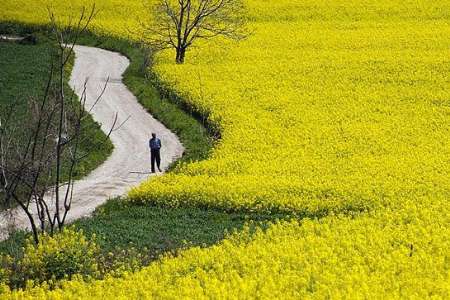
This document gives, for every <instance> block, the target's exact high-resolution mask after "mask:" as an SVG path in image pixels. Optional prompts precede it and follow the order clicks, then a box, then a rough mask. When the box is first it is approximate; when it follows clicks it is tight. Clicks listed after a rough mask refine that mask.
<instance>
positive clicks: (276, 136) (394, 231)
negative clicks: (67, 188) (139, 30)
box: [0, 0, 450, 299]
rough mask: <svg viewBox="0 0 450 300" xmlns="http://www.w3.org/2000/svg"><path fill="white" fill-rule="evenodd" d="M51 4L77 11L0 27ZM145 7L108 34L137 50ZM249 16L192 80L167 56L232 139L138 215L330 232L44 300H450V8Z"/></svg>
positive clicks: (202, 253)
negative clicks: (239, 35)
mask: <svg viewBox="0 0 450 300" xmlns="http://www.w3.org/2000/svg"><path fill="white" fill-rule="evenodd" d="M4 2H5V1H4ZM50 2H51V3H52V6H53V7H54V8H55V9H56V10H59V11H60V12H64V11H66V10H67V4H66V2H64V1H59V0H58V1H44V0H38V1H32V2H31V1H25V0H6V5H3V4H2V6H4V7H7V9H6V10H4V9H2V10H0V19H2V20H6V19H8V20H20V21H24V22H31V23H40V22H43V21H44V20H46V19H45V13H36V11H40V10H38V9H37V8H38V7H40V6H41V5H42V4H43V3H50ZM81 3H82V1H78V0H77V1H72V2H71V8H70V9H72V11H73V9H74V8H75V7H79V5H80V4H81ZM140 3H141V2H140V1H138V0H133V1H118V0H105V1H102V2H101V3H99V4H98V5H99V7H100V8H101V9H102V13H101V14H100V15H99V17H98V19H97V21H96V26H97V27H96V28H97V30H99V31H102V32H109V33H113V34H117V35H124V34H126V30H125V28H126V27H127V26H135V23H134V22H135V18H129V16H130V15H133V16H134V15H139V14H140V11H141V4H140ZM246 3H247V4H248V8H249V15H248V18H249V20H250V25H249V27H250V29H251V30H252V32H253V34H252V35H251V36H250V37H249V38H248V39H247V40H246V41H243V42H241V43H238V44H236V43H233V42H224V43H223V42H222V41H215V42H212V43H207V44H203V43H202V44H201V45H200V46H201V47H198V48H196V49H194V50H192V51H190V52H188V54H187V62H186V64H185V65H183V66H179V65H175V64H174V57H173V56H174V54H173V53H163V54H162V55H160V56H159V57H158V62H157V65H156V67H155V70H156V72H157V74H158V75H159V77H160V79H161V80H162V81H163V82H165V84H167V85H168V86H170V87H171V88H173V89H175V90H176V91H177V92H178V94H179V95H181V96H182V97H184V98H185V99H186V100H187V101H189V102H190V103H192V104H193V105H194V106H195V107H197V108H198V110H199V111H200V112H202V113H204V114H208V115H209V120H210V121H211V122H212V123H213V124H215V125H216V126H217V127H219V128H220V129H221V134H222V139H221V140H220V142H219V143H218V145H217V146H216V147H215V149H214V150H213V151H212V153H211V157H210V158H209V159H208V160H205V161H201V162H195V163H191V164H187V165H184V166H181V167H179V168H178V169H176V170H175V172H172V173H171V174H168V175H166V176H163V177H161V178H158V179H155V180H152V181H149V182H148V183H145V184H143V185H142V186H140V187H137V188H135V189H134V190H133V191H131V193H130V199H131V200H132V201H135V202H143V203H153V204H162V205H168V206H179V205H197V206H202V207H219V208H221V209H226V210H241V209H245V210H250V211H264V212H267V211H286V212H292V213H295V214H297V215H299V216H310V217H322V216H327V217H325V218H322V219H319V220H316V219H312V220H306V221H304V222H302V223H301V226H299V224H297V222H296V221H293V222H291V223H280V224H275V225H273V226H272V227H271V228H270V230H269V231H268V232H267V233H264V232H260V233H258V234H257V235H256V236H255V237H253V238H250V237H249V236H248V235H247V234H246V233H241V234H240V235H238V236H234V237H231V238H230V239H228V240H225V241H224V242H223V243H221V244H219V245H217V246H214V247H211V248H208V249H192V250H188V251H186V252H184V253H183V255H182V256H181V257H179V258H176V259H173V258H165V259H163V260H162V261H159V262H157V263H154V264H152V265H151V266H150V267H148V268H146V269H145V270H144V271H142V272H139V273H137V274H133V275H130V277H129V278H126V279H123V280H114V279H108V280H106V281H99V282H95V283H92V284H85V283H81V282H77V281H75V282H72V283H67V284H66V287H65V289H64V290H58V291H55V292H53V293H51V294H46V295H48V296H50V295H51V296H52V297H55V298H57V297H58V296H62V297H67V298H71V297H74V298H76V297H80V298H83V297H86V296H87V295H100V294H105V295H108V294H110V295H115V296H116V295H118V294H119V291H124V293H128V295H130V297H132V296H135V297H137V298H139V297H141V296H144V295H146V296H148V297H156V298H157V297H160V296H161V297H165V298H166V297H167V298H171V297H172V298H177V297H179V296H185V297H196V298H201V297H208V296H209V297H219V296H222V297H229V298H238V297H239V298H245V297H249V298H253V297H259V296H260V297H261V298H264V297H269V295H279V296H281V295H283V296H286V297H287V296H292V297H299V296H302V297H313V298H314V297H316V298H326V297H331V298H333V299H334V298H340V297H346V296H347V297H349V296H351V297H355V298H357V297H366V298H381V297H383V296H385V297H395V298H396V297H401V296H403V297H408V298H409V297H411V298H418V299H422V298H426V297H432V296H437V297H441V298H448V297H450V295H449V293H450V292H449V290H450V274H449V273H450V253H449V250H448V249H449V246H450V245H449V242H448V236H450V234H449V233H450V232H449V227H450V225H449V224H450V208H449V206H450V204H449V201H448V199H449V198H450V176H449V175H450V100H449V99H450V81H449V80H448V74H449V70H450V56H449V52H448V51H449V50H448V49H450V39H449V38H448V37H449V36H450V25H449V21H450V13H449V12H450V2H449V1H445V0H438V1H425V0H420V1H416V0H415V1H409V0H403V1H400V0H392V1H388V0H346V1H344V0H335V1H326V0H315V1H313V0H304V1H303V0H290V1H288V0H279V1H269V0H247V1H246ZM359 211H366V213H364V214H363V215H359V216H354V212H359ZM338 214H342V215H340V216H337V215H338ZM41 293H46V291H43V290H42V289H37V290H34V291H30V292H26V295H28V296H32V295H35V296H36V297H38V298H39V297H42V296H43V295H44V294H41ZM126 295H127V294H124V295H123V297H124V298H125V297H126ZM16 296H17V294H16Z"/></svg>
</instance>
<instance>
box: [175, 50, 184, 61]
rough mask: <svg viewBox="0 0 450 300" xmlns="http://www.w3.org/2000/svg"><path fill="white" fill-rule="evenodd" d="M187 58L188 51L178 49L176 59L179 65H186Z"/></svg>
mask: <svg viewBox="0 0 450 300" xmlns="http://www.w3.org/2000/svg"><path fill="white" fill-rule="evenodd" d="M185 57H186V49H185V48H177V56H176V59H175V60H176V62H177V64H184V58H185Z"/></svg>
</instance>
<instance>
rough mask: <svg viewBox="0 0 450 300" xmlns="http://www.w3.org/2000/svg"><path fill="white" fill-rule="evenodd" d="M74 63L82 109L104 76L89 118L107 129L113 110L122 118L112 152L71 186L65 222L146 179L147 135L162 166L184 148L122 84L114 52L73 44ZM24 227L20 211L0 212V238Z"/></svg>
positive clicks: (120, 59)
mask: <svg viewBox="0 0 450 300" xmlns="http://www.w3.org/2000/svg"><path fill="white" fill-rule="evenodd" d="M74 50H75V65H74V68H73V71H72V77H71V79H70V86H71V87H72V89H73V90H75V92H76V93H77V95H78V96H79V97H80V96H81V93H82V92H83V86H84V83H85V81H86V79H88V81H87V87H86V95H87V107H90V106H92V104H93V102H94V101H95V99H96V98H97V97H98V95H99V93H101V90H102V88H103V86H104V85H105V82H106V80H107V78H108V77H109V83H108V85H107V88H106V91H105V93H104V95H103V97H102V99H101V100H100V102H99V103H97V104H96V106H95V107H94V109H93V111H92V115H93V117H94V119H95V120H96V121H97V122H98V123H100V124H101V125H102V130H103V131H105V132H108V131H109V129H110V128H111V126H112V123H113V120H114V116H115V114H116V113H118V124H120V123H122V122H123V121H125V120H127V119H128V120H127V121H126V122H125V123H124V125H123V126H122V127H120V129H119V130H117V131H115V132H114V133H113V134H112V135H111V140H112V142H113V144H114V151H113V153H112V155H111V156H110V157H109V158H108V160H107V161H106V162H105V163H103V164H102V165H101V166H100V167H99V168H97V169H96V170H94V171H93V172H92V173H91V174H89V175H88V176H87V177H86V178H84V179H82V180H79V181H77V182H76V183H75V186H74V198H73V204H72V209H71V211H70V213H69V216H68V221H69V222H70V221H73V220H75V219H78V218H81V217H84V216H87V215H90V214H91V213H92V212H93V211H94V210H95V208H96V207H97V206H99V205H101V204H103V203H104V202H106V201H107V200H108V199H109V198H112V197H115V196H120V195H123V194H125V193H126V192H127V190H128V189H130V188H131V187H132V186H135V185H137V184H139V183H141V182H142V181H144V180H146V179H147V178H148V176H149V170H150V155H149V150H148V139H149V136H150V135H151V133H152V132H156V133H157V134H158V136H159V137H160V138H161V140H162V144H163V149H162V153H161V156H162V157H161V158H162V168H163V169H166V168H167V166H168V165H169V164H170V163H171V162H173V161H174V160H176V159H177V158H179V157H180V156H181V155H182V153H183V151H184V148H183V146H182V144H181V142H180V141H179V140H178V138H177V136H176V135H175V134H174V133H172V132H171V131H169V130H168V129H167V128H166V127H165V126H164V125H162V124H161V123H159V122H158V121H157V120H156V119H154V118H153V117H152V116H151V115H150V114H149V113H148V112H147V111H146V110H145V109H144V108H143V107H142V106H141V105H140V104H139V103H138V101H137V99H136V97H135V96H134V95H133V94H132V93H131V92H130V91H129V90H128V89H127V87H126V86H125V85H124V84H123V83H122V74H123V73H124V72H125V70H126V69H127V67H128V65H129V60H128V59H127V58H126V57H124V56H122V55H120V54H118V53H115V52H111V51H106V50H103V49H98V48H92V47H85V46H76V47H75V49H74ZM11 226H15V227H16V228H21V229H26V228H27V227H28V219H27V218H26V216H25V214H23V213H22V212H21V211H20V209H14V210H12V211H9V212H3V213H2V214H1V216H0V231H1V232H2V236H1V237H2V238H5V237H6V234H7V233H6V232H7V228H8V227H11Z"/></svg>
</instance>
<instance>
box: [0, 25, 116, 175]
mask: <svg viewBox="0 0 450 300" xmlns="http://www.w3.org/2000/svg"><path fill="white" fill-rule="evenodd" d="M37 39H38V41H39V42H38V43H37V44H36V45H25V44H20V43H14V42H0V69H1V70H2V72H0V113H1V112H4V111H6V109H7V108H8V107H9V106H10V105H12V104H14V105H17V107H16V110H15V111H16V113H15V116H14V122H16V123H17V124H21V123H22V122H24V121H25V119H26V118H27V117H28V116H27V113H26V111H27V110H28V107H27V105H28V101H29V99H30V98H35V99H39V98H41V97H43V96H44V91H45V87H46V84H47V81H48V78H49V74H50V65H51V61H52V60H54V59H55V56H54V53H55V52H56V51H57V49H56V48H57V46H56V45H55V43H54V42H53V41H52V40H51V39H49V38H48V37H47V36H46V35H42V34H38V36H37ZM71 69H72V63H70V64H69V65H68V67H67V69H66V74H65V86H64V89H65V90H66V94H67V95H71V94H72V91H71V89H70V87H69V86H68V79H69V78H70V73H71ZM74 101H78V99H76V97H74ZM83 122H84V124H83V127H84V128H85V131H84V132H83V139H82V141H81V144H80V149H79V151H80V155H85V154H86V155H87V156H86V158H85V159H84V160H82V161H81V162H80V163H79V164H78V166H77V167H76V169H75V171H74V176H75V178H81V177H83V176H86V175H87V174H89V173H90V172H91V171H92V170H94V169H96V168H97V167H98V166H99V165H100V164H101V163H103V162H104V161H105V160H106V159H107V158H108V156H109V155H110V154H111V152H112V149H113V145H112V143H111V142H110V141H109V140H107V139H106V135H105V134H104V133H103V132H102V131H101V129H100V125H99V124H97V123H96V122H95V121H94V120H93V119H92V118H91V117H90V116H89V117H87V118H86V119H84V120H83ZM105 140H106V142H105ZM63 176H64V177H65V176H67V175H65V174H63Z"/></svg>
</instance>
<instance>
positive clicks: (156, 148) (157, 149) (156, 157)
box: [148, 133, 162, 173]
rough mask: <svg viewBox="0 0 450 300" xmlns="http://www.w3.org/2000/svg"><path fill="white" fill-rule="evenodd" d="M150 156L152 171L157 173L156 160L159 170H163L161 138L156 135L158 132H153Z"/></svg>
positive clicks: (150, 142)
mask: <svg viewBox="0 0 450 300" xmlns="http://www.w3.org/2000/svg"><path fill="white" fill-rule="evenodd" d="M148 144H149V146H150V158H151V161H152V173H155V162H156V166H157V167H158V170H159V171H160V172H162V171H161V140H160V139H159V138H157V137H156V133H152V138H151V139H150V141H149V143H148Z"/></svg>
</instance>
